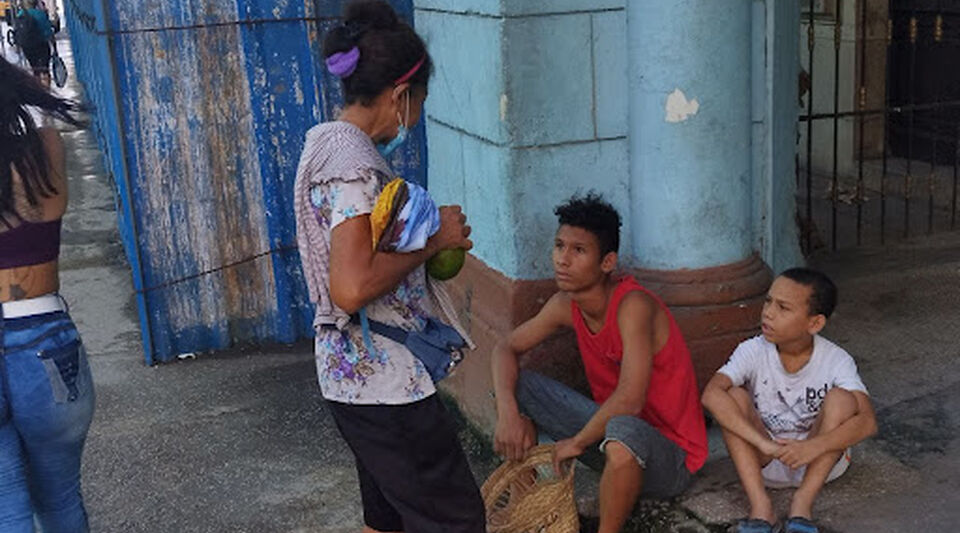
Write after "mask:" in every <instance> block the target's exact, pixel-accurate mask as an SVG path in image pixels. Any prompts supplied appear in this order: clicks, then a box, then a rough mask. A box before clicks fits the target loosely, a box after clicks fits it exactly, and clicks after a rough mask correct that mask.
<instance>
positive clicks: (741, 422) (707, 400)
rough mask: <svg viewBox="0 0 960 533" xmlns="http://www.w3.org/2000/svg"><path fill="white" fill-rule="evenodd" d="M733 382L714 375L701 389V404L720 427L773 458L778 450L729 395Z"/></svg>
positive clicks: (775, 444) (719, 374)
mask: <svg viewBox="0 0 960 533" xmlns="http://www.w3.org/2000/svg"><path fill="white" fill-rule="evenodd" d="M732 388H733V381H732V380H731V379H730V377H729V376H727V375H726V374H721V373H719V372H718V373H716V374H714V375H713V377H712V378H711V379H710V381H709V382H708V383H707V386H706V387H704V389H703V396H702V397H701V403H703V407H704V408H705V409H706V410H707V411H709V412H710V414H711V415H713V419H714V420H716V421H717V423H718V424H720V426H721V427H723V428H724V429H726V430H727V431H730V432H732V433H734V434H736V435H737V436H738V437H740V438H741V439H743V440H745V441H747V442H749V443H750V444H752V445H753V446H754V447H756V448H757V449H758V450H760V451H761V452H763V453H764V454H765V455H771V456H775V455H777V452H778V450H779V448H780V445H778V444H777V443H776V442H774V441H773V439H771V438H770V437H769V436H768V435H765V434H763V433H761V432H760V430H758V429H757V428H756V427H755V426H754V425H753V424H752V423H750V420H749V419H748V418H747V417H746V415H744V414H743V412H742V411H741V410H740V406H738V405H737V402H736V401H735V400H734V399H733V396H731V395H730V389H732Z"/></svg>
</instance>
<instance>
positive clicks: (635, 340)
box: [554, 292, 658, 471]
mask: <svg viewBox="0 0 960 533" xmlns="http://www.w3.org/2000/svg"><path fill="white" fill-rule="evenodd" d="M657 308H658V307H657V304H656V302H655V301H653V300H652V299H651V298H650V297H649V296H647V295H645V294H643V293H640V292H633V293H630V294H629V295H627V296H626V297H625V298H624V299H623V301H622V302H621V303H620V308H619V309H618V310H617V325H618V326H619V327H620V338H621V341H622V342H623V359H622V361H621V362H620V377H619V379H618V381H617V387H616V389H614V391H613V394H611V395H610V398H608V399H607V401H605V402H603V404H602V405H601V406H600V408H599V409H598V410H597V412H596V413H594V415H593V417H591V418H590V420H589V421H588V422H587V424H586V425H585V426H583V428H582V429H581V430H580V431H579V432H578V433H577V434H576V435H574V436H573V437H571V438H569V439H566V440H563V441H560V442H558V443H557V448H556V451H555V453H554V465H555V467H556V469H557V470H558V471H559V470H560V463H561V462H563V461H565V460H567V459H569V458H571V457H577V456H578V455H580V454H581V453H583V451H584V450H585V449H586V448H587V447H588V446H590V445H592V444H594V443H596V442H598V441H599V440H600V439H602V438H603V435H604V433H605V432H606V427H607V422H609V421H610V419H611V418H613V417H615V416H617V415H638V414H640V411H642V410H643V404H644V402H645V401H646V398H647V387H648V385H649V384H650V373H651V369H652V367H653V355H654V354H653V348H654V345H653V343H654V317H655V316H656V311H657Z"/></svg>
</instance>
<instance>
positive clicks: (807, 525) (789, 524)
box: [785, 516, 820, 533]
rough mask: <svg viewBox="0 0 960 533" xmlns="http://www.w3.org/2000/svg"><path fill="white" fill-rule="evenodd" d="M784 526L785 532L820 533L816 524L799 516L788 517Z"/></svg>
mask: <svg viewBox="0 0 960 533" xmlns="http://www.w3.org/2000/svg"><path fill="white" fill-rule="evenodd" d="M785 526H786V533H820V529H819V528H818V527H817V526H816V524H814V523H813V522H811V521H810V520H807V519H806V518H803V517H801V516H794V517H791V518H788V519H787V521H786V523H785Z"/></svg>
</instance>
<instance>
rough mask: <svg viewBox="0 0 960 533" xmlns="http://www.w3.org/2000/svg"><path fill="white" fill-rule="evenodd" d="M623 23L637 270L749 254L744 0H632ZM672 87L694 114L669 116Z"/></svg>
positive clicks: (747, 8)
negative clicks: (694, 102) (674, 118)
mask: <svg viewBox="0 0 960 533" xmlns="http://www.w3.org/2000/svg"><path fill="white" fill-rule="evenodd" d="M627 27H628V31H627V34H628V42H627V58H628V60H627V61H628V65H629V83H630V96H629V114H630V124H629V128H630V174H631V186H632V189H631V194H632V204H633V210H632V211H633V213H632V214H633V224H634V228H635V231H634V232H633V240H634V252H635V254H636V259H637V262H638V264H639V266H642V267H646V268H655V269H664V270H673V269H681V268H704V267H710V266H716V265H722V264H727V263H733V262H736V261H739V260H741V259H744V258H746V257H748V256H749V255H750V254H751V252H752V251H753V245H754V239H753V226H752V223H751V219H752V211H753V202H752V201H751V195H752V176H751V156H752V153H751V112H750V111H751V96H750V95H751V84H750V80H751V76H750V73H751V70H750V67H751V63H750V50H751V2H698V1H695V0H675V1H672V2H662V1H658V0H637V1H632V2H628V3H627ZM675 90H680V91H682V92H683V93H684V94H685V98H686V99H689V100H693V99H696V100H697V102H698V103H699V110H698V111H697V112H696V114H693V115H690V116H689V117H688V118H687V119H686V120H683V121H679V122H668V121H667V120H666V117H667V103H668V96H669V95H670V94H671V93H673V92H674V91H675Z"/></svg>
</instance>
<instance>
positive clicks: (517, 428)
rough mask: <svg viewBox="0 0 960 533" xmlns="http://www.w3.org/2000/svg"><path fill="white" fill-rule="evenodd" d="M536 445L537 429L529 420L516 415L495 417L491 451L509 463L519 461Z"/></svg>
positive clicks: (518, 414)
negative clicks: (495, 424)
mask: <svg viewBox="0 0 960 533" xmlns="http://www.w3.org/2000/svg"><path fill="white" fill-rule="evenodd" d="M536 443H537V428H536V427H535V426H534V425H533V421H532V420H530V419H529V418H527V417H525V416H523V415H521V414H520V413H516V414H514V415H512V416H511V415H504V416H498V417H497V429H496V431H495V433H494V435H493V450H494V451H495V452H497V453H498V454H500V455H502V456H504V457H506V458H507V459H509V460H511V461H519V460H520V459H523V456H524V455H525V454H526V453H527V450H529V449H530V448H532V447H533V445H534V444H536Z"/></svg>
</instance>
